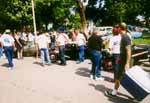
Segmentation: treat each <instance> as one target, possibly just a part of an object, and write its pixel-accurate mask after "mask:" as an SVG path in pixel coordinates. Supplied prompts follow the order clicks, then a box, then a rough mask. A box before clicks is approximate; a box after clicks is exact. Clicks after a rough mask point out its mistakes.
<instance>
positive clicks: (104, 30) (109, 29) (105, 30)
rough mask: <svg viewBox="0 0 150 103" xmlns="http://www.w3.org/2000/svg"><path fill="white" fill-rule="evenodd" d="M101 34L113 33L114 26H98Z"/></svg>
mask: <svg viewBox="0 0 150 103" xmlns="http://www.w3.org/2000/svg"><path fill="white" fill-rule="evenodd" d="M97 28H98V29H99V32H100V34H101V35H107V34H112V29H113V27H112V26H104V27H97Z"/></svg>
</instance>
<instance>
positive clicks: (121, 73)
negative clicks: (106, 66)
mask: <svg viewBox="0 0 150 103" xmlns="http://www.w3.org/2000/svg"><path fill="white" fill-rule="evenodd" d="M124 72H125V63H120V66H119V71H118V75H116V79H117V80H121V78H122V76H123V74H124Z"/></svg>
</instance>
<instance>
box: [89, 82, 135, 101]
mask: <svg viewBox="0 0 150 103" xmlns="http://www.w3.org/2000/svg"><path fill="white" fill-rule="evenodd" d="M89 86H91V87H94V88H95V90H98V91H100V92H102V93H104V95H105V91H112V90H111V89H109V88H107V87H106V86H104V85H95V84H89ZM107 97H108V100H109V101H111V102H112V103H134V102H133V101H132V97H130V96H127V95H125V94H122V93H118V95H117V96H107Z"/></svg>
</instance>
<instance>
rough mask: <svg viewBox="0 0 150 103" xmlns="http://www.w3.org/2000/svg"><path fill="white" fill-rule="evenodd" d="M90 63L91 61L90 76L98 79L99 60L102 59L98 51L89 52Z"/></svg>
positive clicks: (99, 74)
mask: <svg viewBox="0 0 150 103" xmlns="http://www.w3.org/2000/svg"><path fill="white" fill-rule="evenodd" d="M90 54H91V61H92V70H91V75H92V76H93V75H94V76H95V78H100V77H101V72H100V71H101V62H100V61H101V59H102V54H101V52H100V51H98V50H91V51H90Z"/></svg>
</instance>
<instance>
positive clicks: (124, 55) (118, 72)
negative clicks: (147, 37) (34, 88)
mask: <svg viewBox="0 0 150 103" xmlns="http://www.w3.org/2000/svg"><path fill="white" fill-rule="evenodd" d="M112 32H113V37H112V38H110V40H103V39H102V38H101V34H100V33H99V31H98V29H97V28H93V32H92V33H91V35H90V36H89V38H88V39H87V40H86V37H85V35H84V33H82V32H80V29H79V28H75V29H74V30H73V31H71V32H70V33H71V41H72V42H74V43H75V44H76V48H77V52H78V53H77V54H78V59H77V61H76V63H77V64H80V63H82V62H84V59H85V53H84V51H85V46H87V47H88V53H89V54H90V60H91V63H92V66H91V72H90V78H91V79H95V80H103V79H104V78H102V74H101V66H102V64H101V63H102V56H103V55H102V48H103V45H106V44H108V50H109V53H111V54H112V63H113V69H114V81H115V82H114V90H113V91H112V92H110V91H106V95H113V96H114V95H117V90H118V88H119V85H120V80H121V77H122V75H123V73H124V71H125V70H128V69H129V68H130V59H131V37H130V36H129V35H130V34H129V33H128V31H127V25H126V24H125V23H121V24H120V25H119V26H117V27H114V28H113V30H112ZM26 41H28V43H26ZM69 42H70V39H69V35H67V34H66V33H65V29H64V28H63V27H59V28H58V29H57V30H56V31H53V32H51V33H50V34H49V33H47V32H43V31H40V32H39V33H38V35H37V37H35V36H34V35H33V34H32V33H30V32H29V33H26V32H24V31H23V32H22V33H19V32H15V34H14V35H12V33H11V31H10V30H8V29H7V30H5V32H4V34H2V35H1V37H0V57H1V56H2V54H3V50H4V53H5V55H6V57H7V59H8V64H9V69H13V67H14V64H13V52H14V49H15V48H16V49H17V59H23V49H24V46H25V45H27V46H28V47H32V46H35V47H36V50H37V57H38V55H39V54H40V63H41V65H42V66H44V65H45V64H47V65H51V63H52V62H51V59H50V56H49V50H52V49H57V50H58V51H59V60H60V63H59V65H63V66H65V65H67V61H66V58H65V45H66V44H67V43H69ZM49 48H50V49H49Z"/></svg>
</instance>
